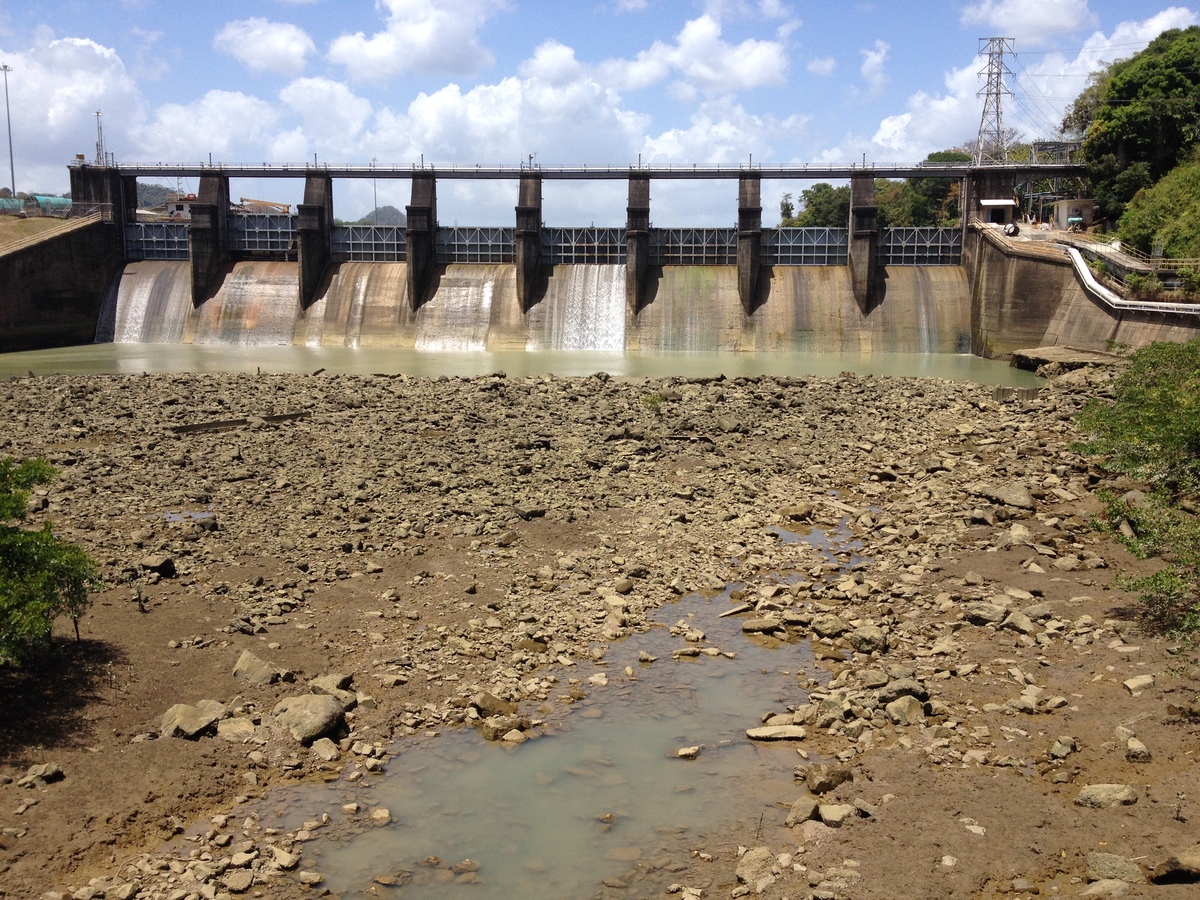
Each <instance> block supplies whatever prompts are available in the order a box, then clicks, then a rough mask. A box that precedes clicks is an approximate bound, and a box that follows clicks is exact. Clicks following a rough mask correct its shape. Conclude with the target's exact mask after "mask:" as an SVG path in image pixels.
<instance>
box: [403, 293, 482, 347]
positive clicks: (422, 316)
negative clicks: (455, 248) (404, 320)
mask: <svg viewBox="0 0 1200 900" xmlns="http://www.w3.org/2000/svg"><path fill="white" fill-rule="evenodd" d="M494 285H495V281H494V280H493V279H492V278H488V279H486V280H484V281H473V280H469V279H457V278H454V279H452V278H445V277H443V278H442V282H441V285H440V286H439V287H438V291H437V294H436V295H435V296H434V297H433V298H432V299H431V300H430V301H429V302H428V303H426V304H425V305H424V306H422V307H421V308H420V309H419V310H418V311H417V340H416V345H415V346H416V349H418V350H430V351H434V352H459V351H479V350H486V349H487V336H488V328H489V327H490V325H491V320H492V291H493V287H494Z"/></svg>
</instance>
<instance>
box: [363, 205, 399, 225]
mask: <svg viewBox="0 0 1200 900" xmlns="http://www.w3.org/2000/svg"><path fill="white" fill-rule="evenodd" d="M350 224H351V225H407V224H408V217H407V216H405V215H404V211H403V210H399V209H396V207H394V206H380V207H378V208H376V210H375V212H373V213H367V214H366V215H365V216H363V217H362V218H361V219H359V220H358V221H357V222H351V223H350Z"/></svg>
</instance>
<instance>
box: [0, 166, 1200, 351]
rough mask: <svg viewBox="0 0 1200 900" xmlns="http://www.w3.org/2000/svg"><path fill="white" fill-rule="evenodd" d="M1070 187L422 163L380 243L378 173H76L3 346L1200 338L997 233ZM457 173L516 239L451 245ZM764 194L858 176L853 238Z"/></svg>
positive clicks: (28, 271) (410, 175)
mask: <svg viewBox="0 0 1200 900" xmlns="http://www.w3.org/2000/svg"><path fill="white" fill-rule="evenodd" d="M1058 168H1062V171H1061V172H1059V171H1058ZM1058 168H1055V167H1053V166H1050V167H1047V166H1045V165H1037V166H1032V167H1030V166H1026V169H1029V171H1025V169H1021V168H1020V167H988V168H985V169H976V168H971V167H955V166H953V165H949V166H947V165H942V166H915V167H907V168H902V169H896V170H888V171H883V172H881V171H876V170H872V169H864V168H858V167H853V166H851V167H842V168H841V169H838V168H836V167H835V168H833V169H829V170H828V171H824V170H822V171H816V170H811V169H809V167H804V169H803V170H800V169H799V168H786V169H779V170H771V171H767V170H761V169H745V168H738V169H728V170H722V169H716V170H707V171H697V170H696V169H695V168H694V167H693V168H689V169H685V170H672V169H666V170H662V169H641V168H637V169H634V168H629V169H610V170H595V169H587V168H584V169H582V170H580V169H571V170H566V169H560V170H554V171H544V170H540V169H537V170H530V169H524V168H522V169H520V170H507V169H498V170H481V169H479V168H477V167H476V168H472V169H464V170H455V171H451V172H449V173H447V172H446V171H445V170H438V171H434V170H432V169H426V168H424V167H421V168H417V167H414V168H413V169H412V170H394V171H393V172H392V173H390V174H389V175H386V176H385V177H395V178H405V179H407V180H409V181H411V186H412V203H411V204H410V205H408V206H407V207H406V214H407V224H406V225H404V226H403V227H390V228H388V227H383V228H380V227H377V226H344V225H341V224H340V223H337V222H336V221H335V220H334V218H333V202H332V198H333V179H334V177H335V176H336V177H339V178H341V177H346V178H356V177H357V178H364V177H372V178H374V177H379V176H380V175H381V173H380V171H379V170H377V169H375V168H374V167H370V168H364V167H358V168H347V169H339V170H336V171H335V170H331V169H329V168H328V167H316V166H313V167H304V168H303V170H302V171H301V172H297V171H292V170H290V169H288V168H287V167H283V168H282V169H280V168H278V167H270V166H265V167H251V169H248V170H246V171H242V169H241V168H238V167H223V166H213V165H211V164H209V165H207V166H199V167H195V166H187V165H183V166H168V167H162V166H150V167H144V166H124V167H123V166H89V165H87V164H84V163H79V164H77V165H75V166H73V167H72V168H71V182H72V196H73V197H74V198H75V201H74V202H75V204H76V206H78V207H79V211H80V212H83V211H92V215H91V216H90V217H87V216H85V217H83V218H81V219H80V220H79V221H76V222H73V223H72V224H71V225H70V227H69V228H64V230H63V232H62V233H61V234H58V235H55V236H53V237H49V238H47V239H46V240H43V241H40V242H39V243H37V244H36V245H33V246H27V247H20V248H15V249H8V250H5V251H0V351H11V350H25V349H41V348H48V347H56V346H67V345H71V344H81V343H91V342H92V341H100V342H106V341H107V342H119V343H129V342H132V343H178V344H196V345H214V344H226V345H272V344H273V345H296V346H307V347H396V348H405V349H415V350H428V351H450V352H453V351H482V350H488V351H513V350H530V351H537V350H551V351H574V350H580V351H588V350H594V351H608V352H622V351H631V352H639V351H642V352H653V351H697V352H721V351H734V352H782V353H787V352H800V353H811V352H820V351H828V352H849V353H893V352H895V353H934V354H936V353H973V354H975V355H978V356H984V357H993V358H994V357H1005V356H1007V355H1009V354H1011V353H1012V352H1013V351H1015V350H1018V349H1023V348H1029V347H1037V346H1043V345H1046V344H1059V343H1069V344H1071V345H1072V346H1075V347H1079V348H1082V349H1105V348H1106V347H1108V346H1109V345H1110V343H1111V342H1114V341H1116V342H1120V343H1125V344H1129V345H1132V346H1140V345H1142V344H1145V343H1148V342H1149V341H1153V340H1187V339H1189V338H1191V337H1195V336H1196V335H1197V334H1198V333H1200V328H1198V327H1197V325H1198V322H1200V315H1198V314H1197V313H1200V308H1197V309H1192V310H1184V309H1183V308H1182V307H1171V306H1168V305H1164V304H1149V305H1146V306H1144V307H1142V306H1139V305H1138V304H1136V303H1127V302H1121V301H1120V300H1119V298H1118V300H1117V302H1114V301H1113V300H1112V298H1111V297H1106V296H1105V292H1104V291H1102V290H1097V288H1096V286H1095V285H1094V284H1090V283H1089V281H1090V276H1089V274H1088V272H1087V271H1086V266H1083V268H1082V271H1081V270H1080V268H1079V267H1078V266H1077V265H1075V264H1073V262H1072V258H1071V257H1070V256H1069V255H1068V250H1067V249H1064V248H1063V247H1059V246H1056V245H1055V244H1053V242H1051V241H1047V240H1044V239H1039V240H1029V239H1028V237H1027V236H1025V235H1022V236H1021V237H1020V238H1019V239H1010V238H1009V237H1006V236H1005V235H1004V234H1003V233H1002V231H1001V229H1000V228H999V227H998V226H999V225H1000V224H1003V223H1000V222H997V221H996V219H995V215H996V211H997V204H999V205H1000V207H1001V208H1003V206H1004V204H1008V205H1009V206H1011V205H1012V202H1013V201H1011V199H1010V200H995V199H992V200H989V199H987V198H998V197H1004V196H1008V197H1010V198H1011V196H1012V191H1013V186H1014V184H1016V183H1017V182H1019V181H1021V180H1022V179H1031V178H1035V177H1043V176H1045V175H1047V174H1050V175H1053V174H1055V173H1057V174H1072V173H1073V172H1074V169H1073V168H1072V167H1058ZM960 169H961V171H960ZM193 170H194V171H193ZM298 174H303V176H304V179H305V189H304V202H302V203H301V204H300V205H299V208H298V214H297V215H294V216H249V215H243V214H236V213H234V212H233V211H232V207H231V204H230V197H229V182H230V178H231V177H260V176H261V177H284V176H286V177H293V178H294V177H296V176H297V175H298ZM147 175H157V176H160V177H161V176H162V175H174V176H185V177H192V176H198V177H199V178H200V191H199V193H198V195H197V198H196V202H194V203H192V205H191V215H190V220H189V221H187V222H161V221H160V222H149V221H142V220H141V219H140V217H139V215H138V212H137V209H136V196H137V178H138V177H144V176H147ZM883 176H890V177H895V176H901V177H909V178H920V177H939V178H947V177H954V178H959V179H961V189H962V196H963V198H964V199H963V211H964V216H965V218H966V220H967V221H968V222H970V225H969V226H968V227H956V228H942V229H917V228H907V229H906V228H885V227H881V225H880V222H879V211H878V207H877V204H876V200H875V179H876V178H877V177H883ZM447 177H448V178H493V177H495V178H507V179H512V180H516V181H517V182H518V194H517V206H516V208H515V214H516V215H515V227H507V228H477V227H472V228H459V227H457V226H455V227H453V228H447V227H441V226H439V224H438V219H437V181H438V179H439V178H447ZM763 177H771V178H808V179H810V180H811V179H812V178H817V177H834V178H837V177H844V178H846V180H848V181H849V182H850V211H849V221H848V223H847V226H846V227H844V228H764V227H763V225H762V204H761V198H760V188H761V179H762V178H763ZM545 178H562V179H571V178H574V179H589V180H590V179H617V178H620V179H622V180H625V181H626V182H627V183H628V192H629V200H628V206H627V220H626V222H625V224H624V226H623V227H613V228H595V227H592V228H578V229H572V228H553V227H548V226H547V225H545V224H544V223H543V221H542V181H543V179H545ZM657 178H662V179H672V178H721V179H729V180H736V182H737V225H736V227H733V228H723V229H722V228H672V229H663V228H652V227H651V224H650V185H651V180H652V179H657ZM1038 237H1040V238H1046V237H1048V235H1046V234H1042V235H1039V236H1038ZM1071 252H1073V251H1071Z"/></svg>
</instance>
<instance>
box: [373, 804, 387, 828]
mask: <svg viewBox="0 0 1200 900" xmlns="http://www.w3.org/2000/svg"><path fill="white" fill-rule="evenodd" d="M371 821H372V822H373V823H375V824H376V825H387V824H388V823H389V822H391V821H392V811H391V810H390V809H388V808H387V807H386V806H378V807H376V808H375V809H373V810H371Z"/></svg>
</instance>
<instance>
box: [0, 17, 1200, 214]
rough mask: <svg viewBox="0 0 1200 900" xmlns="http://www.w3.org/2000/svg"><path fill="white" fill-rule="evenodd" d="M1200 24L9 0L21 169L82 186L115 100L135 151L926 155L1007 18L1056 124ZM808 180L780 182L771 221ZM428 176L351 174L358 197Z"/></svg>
mask: <svg viewBox="0 0 1200 900" xmlns="http://www.w3.org/2000/svg"><path fill="white" fill-rule="evenodd" d="M1197 23H1200V2H1197V0H1190V2H1189V3H1169V2H1160V0H790V2H789V0H590V2H589V0H585V2H573V0H529V2H525V0H428V2H421V0H376V2H370V0H262V2H246V0H237V2H232V0H206V2H202V3H201V2H179V0H115V2H112V0H86V2H85V0H57V2H44V0H0V63H4V64H7V65H8V66H11V71H10V72H9V73H8V102H9V106H8V110H9V115H10V117H11V132H12V144H13V154H12V163H13V169H14V170H15V179H16V183H17V185H16V186H17V190H19V191H30V192H32V191H46V192H53V193H62V192H64V191H66V190H67V189H68V187H69V181H68V179H69V176H68V170H67V164H68V162H70V161H71V160H73V159H74V157H75V155H76V154H77V153H82V154H84V155H85V157H86V158H87V159H89V160H91V159H93V158H94V157H95V155H96V143H97V128H96V125H97V117H96V115H95V113H96V112H97V111H100V112H101V113H102V115H101V116H100V117H99V121H100V123H101V124H102V126H103V132H104V143H105V148H106V150H107V152H108V153H110V154H112V156H113V158H114V159H115V160H116V161H117V162H119V163H133V162H199V161H207V160H208V159H209V158H211V159H212V161H213V162H214V163H216V162H228V163H235V162H236V163H264V162H269V163H272V164H275V163H285V162H286V163H296V164H301V163H305V162H312V161H313V160H314V159H315V160H317V161H319V162H323V163H329V164H350V165H368V164H370V163H371V162H372V161H373V160H374V161H375V162H376V164H377V165H379V166H393V165H394V166H401V167H409V166H411V165H413V164H416V163H419V162H424V163H425V164H427V165H428V164H434V165H439V164H450V163H455V164H461V165H475V164H481V165H510V166H516V165H519V164H522V163H524V164H526V165H528V164H529V163H531V162H532V163H535V164H538V165H542V166H556V165H583V164H587V165H611V166H621V167H625V166H630V165H637V164H638V163H639V162H640V163H641V164H642V165H654V166H667V165H692V164H697V165H730V166H736V165H751V164H753V165H795V164H803V163H823V164H849V163H860V164H861V163H863V162H867V163H869V164H877V165H884V164H887V163H913V162H918V161H920V160H922V159H924V158H925V156H926V155H927V154H929V153H931V152H934V151H937V150H943V149H947V148H951V147H955V146H959V145H961V144H963V143H964V142H966V141H970V140H973V139H974V138H975V137H976V135H977V134H978V132H979V124H980V118H981V115H982V112H983V99H982V97H981V96H980V92H981V91H982V90H983V88H984V86H985V79H984V77H983V76H982V75H981V73H982V72H983V71H984V69H985V66H986V58H985V57H984V56H981V55H980V44H981V39H986V38H990V37H1008V38H1012V39H1013V46H1014V48H1015V55H1011V56H1007V57H1006V59H1005V61H1006V63H1007V65H1008V68H1009V70H1010V72H1011V74H1010V75H1006V76H1005V87H1006V88H1007V89H1008V90H1009V91H1010V92H1011V95H1009V96H1005V97H1004V98H1003V100H1002V110H1003V116H1004V124H1005V126H1007V127H1011V128H1014V129H1016V130H1017V131H1018V132H1019V133H1020V134H1021V136H1022V137H1023V138H1025V139H1036V138H1041V139H1052V138H1054V137H1056V136H1057V129H1058V126H1059V123H1060V122H1061V120H1062V117H1063V112H1064V110H1065V109H1066V108H1067V107H1068V106H1069V105H1070V103H1071V101H1072V100H1074V98H1075V97H1076V96H1078V94H1079V93H1080V91H1082V90H1083V88H1084V87H1085V86H1086V83H1087V76H1088V74H1089V73H1090V72H1093V71H1095V70H1096V69H1098V68H1101V67H1102V66H1104V65H1105V64H1106V63H1109V62H1112V61H1114V60H1117V59H1122V58H1125V57H1128V56H1132V55H1133V54H1135V53H1136V52H1138V51H1139V50H1141V49H1142V48H1143V47H1145V46H1146V44H1147V43H1149V41H1150V40H1152V39H1153V38H1154V37H1155V36H1156V35H1157V34H1159V33H1161V32H1162V31H1164V30H1167V29H1169V28H1182V27H1187V26H1189V25H1194V24H1197ZM0 146H3V145H0ZM4 149H5V150H6V149H7V148H6V147H4ZM0 152H2V151H0ZM3 156H4V157H5V158H4V162H5V163H8V162H9V159H8V158H7V157H8V154H7V153H3ZM6 168H7V167H6ZM0 172H2V173H3V175H2V177H0V184H4V185H7V184H8V182H9V178H8V177H7V176H8V174H9V173H8V172H3V170H0ZM172 186H176V185H175V184H173V183H172ZM808 186H810V184H809V183H807V182H795V181H793V182H764V183H763V188H762V194H763V208H764V212H763V221H764V224H767V225H770V224H774V223H775V222H777V221H778V206H779V199H780V198H781V196H782V194H783V192H785V191H790V192H793V193H796V194H798V193H799V191H801V190H803V189H804V188H805V187H808ZM178 187H180V188H182V189H184V190H191V191H194V190H196V189H197V187H198V185H197V184H196V183H194V182H188V181H185V182H183V183H181V184H179V185H178ZM409 190H410V188H409V182H407V181H402V180H384V179H381V180H378V181H376V182H374V183H372V182H371V181H346V180H341V181H336V182H335V184H334V213H335V215H337V216H338V217H341V218H347V219H355V218H358V217H360V216H364V215H366V214H367V213H368V212H369V211H370V210H371V209H372V208H373V207H374V205H375V204H376V203H378V205H381V206H382V205H385V204H391V205H394V206H397V207H400V208H403V207H404V206H405V205H406V204H407V203H408V202H409V200H410V198H409ZM516 190H517V189H516V183H515V182H508V181H501V182H461V181H459V182H452V181H442V182H439V184H438V218H439V222H440V223H441V224H443V225H452V224H461V225H511V224H512V223H513V219H514V213H513V208H514V207H515V205H516ZM302 193H303V185H302V183H301V182H300V181H299V180H297V181H283V182H279V181H273V180H271V179H244V180H239V181H235V182H234V183H233V185H231V194H232V196H234V197H235V198H236V197H239V196H249V197H253V198H256V199H266V200H275V201H281V202H291V203H296V202H298V201H299V199H300V197H301V195H302ZM543 198H544V199H543V219H544V221H545V222H546V224H547V225H553V226H579V225H589V224H596V225H623V224H624V221H625V206H626V200H627V197H626V188H625V185H624V183H623V182H621V181H615V182H592V183H577V182H567V183H564V182H546V183H545V185H544V188H543ZM736 218H737V185H736V182H730V181H716V182H654V183H653V184H652V188H651V220H652V224H653V225H655V226H656V227H664V226H680V225H691V226H697V227H699V226H708V227H712V226H730V225H733V224H735V222H736Z"/></svg>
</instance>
